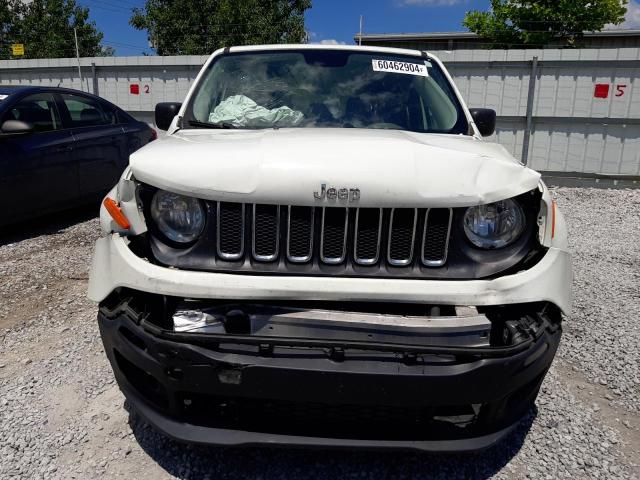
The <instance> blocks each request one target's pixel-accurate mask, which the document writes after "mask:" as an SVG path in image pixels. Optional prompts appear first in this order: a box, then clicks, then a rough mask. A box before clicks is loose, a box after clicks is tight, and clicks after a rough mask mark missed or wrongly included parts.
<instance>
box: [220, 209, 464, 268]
mask: <svg viewBox="0 0 640 480" xmlns="http://www.w3.org/2000/svg"><path fill="white" fill-rule="evenodd" d="M212 210H213V211H215V212H216V217H217V218H216V234H215V235H216V246H217V249H216V250H217V252H216V253H217V256H218V257H219V259H220V260H222V261H228V262H233V261H240V260H243V261H244V260H246V255H247V253H246V252H249V253H248V255H250V256H251V260H252V261H255V262H258V263H274V262H280V261H282V260H284V259H285V258H286V260H287V261H288V262H291V263H295V264H307V263H314V264H325V265H341V264H345V263H347V262H353V263H355V264H357V265H359V266H371V265H381V264H385V265H386V266H387V267H391V268H402V267H408V266H412V265H416V264H421V265H422V266H424V267H441V266H443V265H444V264H445V263H446V259H447V250H448V244H449V237H450V234H451V221H452V217H453V211H452V209H449V208H432V209H417V208H395V209H381V208H345V207H302V206H285V207H281V206H277V205H262V204H255V205H253V204H247V205H245V204H240V203H228V202H218V203H217V205H216V208H215V209H212Z"/></svg>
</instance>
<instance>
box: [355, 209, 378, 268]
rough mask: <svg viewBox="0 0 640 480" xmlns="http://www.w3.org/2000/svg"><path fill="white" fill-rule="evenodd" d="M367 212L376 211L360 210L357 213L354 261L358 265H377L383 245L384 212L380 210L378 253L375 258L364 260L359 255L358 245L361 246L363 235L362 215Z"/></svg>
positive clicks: (369, 257)
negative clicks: (361, 229) (361, 226)
mask: <svg viewBox="0 0 640 480" xmlns="http://www.w3.org/2000/svg"><path fill="white" fill-rule="evenodd" d="M365 210H376V209H366V208H358V209H357V211H356V222H355V228H354V234H353V260H354V261H355V262H356V263H357V264H358V265H365V266H366V265H375V264H376V263H378V260H379V259H380V247H381V243H382V219H383V210H382V208H378V209H377V210H378V212H379V213H378V233H377V235H376V248H375V250H376V253H375V255H373V256H368V257H367V258H363V257H362V256H360V255H358V245H359V242H358V240H359V237H362V233H360V214H361V213H362V212H363V211H365Z"/></svg>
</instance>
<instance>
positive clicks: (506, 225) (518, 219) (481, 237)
mask: <svg viewBox="0 0 640 480" xmlns="http://www.w3.org/2000/svg"><path fill="white" fill-rule="evenodd" d="M463 222H464V232H465V234H466V235H467V238H468V239H469V240H470V241H471V243H473V244H474V245H475V246H476V247H480V248H487V249H490V248H502V247H506V246H507V245H509V244H511V243H513V242H515V241H516V240H517V239H518V237H519V236H520V234H521V233H522V232H523V231H524V229H525V227H526V219H525V215H524V212H523V210H522V207H521V206H520V204H519V203H518V202H516V201H515V200H512V199H509V200H502V201H500V202H495V203H490V204H487V205H478V206H475V207H470V208H468V209H467V211H466V212H465V214H464V220H463Z"/></svg>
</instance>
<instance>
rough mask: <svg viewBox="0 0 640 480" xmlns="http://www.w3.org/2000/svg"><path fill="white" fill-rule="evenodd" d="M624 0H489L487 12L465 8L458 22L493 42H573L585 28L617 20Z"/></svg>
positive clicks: (621, 18) (596, 28)
mask: <svg viewBox="0 0 640 480" xmlns="http://www.w3.org/2000/svg"><path fill="white" fill-rule="evenodd" d="M626 5H627V0H491V9H490V10H489V11H488V12H478V11H471V12H467V15H466V16H465V18H464V21H463V22H462V24H463V25H464V26H465V27H467V28H468V29H469V30H471V31H472V32H475V33H477V34H478V35H480V36H481V37H483V38H486V39H488V40H489V41H490V42H491V44H492V45H493V46H501V47H508V46H515V45H521V44H528V45H532V46H542V45H547V44H549V43H551V42H554V43H560V44H566V45H571V46H574V45H577V44H578V43H579V40H580V39H581V38H582V36H583V32H586V31H599V30H602V28H603V27H604V26H605V25H607V24H614V25H617V24H620V23H621V22H622V21H624V15H625V13H626V11H627V8H626Z"/></svg>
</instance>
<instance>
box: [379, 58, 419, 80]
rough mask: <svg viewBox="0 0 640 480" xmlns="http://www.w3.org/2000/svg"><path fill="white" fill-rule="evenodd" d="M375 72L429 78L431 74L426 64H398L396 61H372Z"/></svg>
mask: <svg viewBox="0 0 640 480" xmlns="http://www.w3.org/2000/svg"><path fill="white" fill-rule="evenodd" d="M371 63H372V64H373V70H374V72H391V73H404V74H407V75H420V76H421V77H428V76H429V72H428V70H427V66H426V65H425V64H424V63H410V62H398V61H396V60H376V59H373V60H371Z"/></svg>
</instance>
